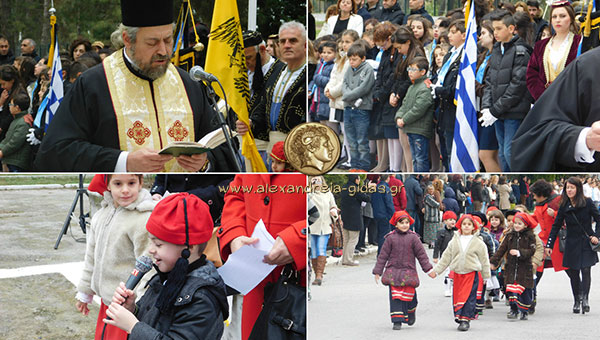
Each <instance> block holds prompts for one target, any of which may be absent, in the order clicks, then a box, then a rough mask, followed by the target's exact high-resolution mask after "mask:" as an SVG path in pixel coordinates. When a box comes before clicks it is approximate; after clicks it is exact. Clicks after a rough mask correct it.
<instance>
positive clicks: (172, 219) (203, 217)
mask: <svg viewBox="0 0 600 340" xmlns="http://www.w3.org/2000/svg"><path fill="white" fill-rule="evenodd" d="M184 199H185V201H186V206H187V218H188V223H189V229H188V234H189V244H190V245H192V244H202V243H206V242H208V240H210V237H211V236H212V231H213V221H212V217H211V216H210V210H209V208H208V205H207V204H206V203H204V201H202V200H201V199H200V198H198V196H195V195H190V194H189V193H187V192H180V193H177V194H173V195H170V196H167V197H166V198H164V199H163V200H161V201H160V202H159V203H158V204H157V205H156V207H155V208H154V211H152V214H151V215H150V218H149V219H148V222H147V223H146V229H147V230H148V232H149V233H150V234H152V235H154V236H156V237H157V238H159V239H160V240H162V241H166V242H169V243H173V244H185V209H184V207H183V200H184Z"/></svg>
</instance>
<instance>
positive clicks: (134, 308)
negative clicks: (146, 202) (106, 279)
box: [104, 192, 229, 340]
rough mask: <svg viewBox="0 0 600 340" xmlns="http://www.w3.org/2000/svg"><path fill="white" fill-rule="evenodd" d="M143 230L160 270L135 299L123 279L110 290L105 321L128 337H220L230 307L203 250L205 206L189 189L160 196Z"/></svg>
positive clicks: (208, 227) (208, 231)
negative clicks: (160, 199)
mask: <svg viewBox="0 0 600 340" xmlns="http://www.w3.org/2000/svg"><path fill="white" fill-rule="evenodd" d="M146 229H147V230H148V232H149V233H150V240H151V241H152V243H151V246H150V254H151V255H152V256H153V257H154V265H155V268H156V269H157V272H158V274H156V275H155V276H154V277H152V278H151V279H150V281H149V283H148V287H149V288H148V291H147V292H146V294H145V295H144V296H143V297H142V298H141V299H140V300H139V301H138V303H137V304H136V303H134V301H135V296H136V295H135V293H134V292H133V291H131V290H128V289H126V288H125V284H124V283H123V282H121V283H120V285H119V286H118V287H117V289H116V290H115V291H114V295H113V298H112V303H111V305H110V307H109V308H108V311H107V313H106V315H108V316H109V317H110V318H112V320H108V319H105V320H104V322H105V323H107V324H110V325H114V326H117V327H119V328H121V329H122V330H124V331H126V332H127V333H128V334H130V335H129V340H136V339H139V340H145V339H167V338H168V339H171V338H177V339H182V340H183V339H199V338H202V339H209V340H212V339H221V336H222V335H223V329H224V325H223V321H224V320H225V319H227V317H228V314H229V307H228V304H227V296H226V293H225V283H224V282H223V279H222V278H221V276H220V275H219V273H218V272H217V270H216V268H215V266H214V264H213V263H212V262H211V261H209V260H207V259H206V255H203V254H202V253H203V251H204V249H205V248H206V245H207V243H208V241H209V240H210V238H211V236H212V232H213V221H212V217H211V215H210V210H209V208H208V205H207V204H206V203H204V202H203V201H202V200H201V199H200V198H198V197H197V196H194V195H190V194H189V193H185V192H184V193H178V194H174V195H170V196H168V197H167V198H165V199H163V200H162V201H160V202H159V203H158V204H157V206H156V208H155V209H154V212H152V215H151V216H150V219H149V220H148V223H147V224H146Z"/></svg>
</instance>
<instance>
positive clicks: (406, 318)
mask: <svg viewBox="0 0 600 340" xmlns="http://www.w3.org/2000/svg"><path fill="white" fill-rule="evenodd" d="M390 223H391V224H392V225H395V226H396V229H395V230H394V231H391V232H390V233H388V234H387V235H386V236H385V242H384V243H383V247H382V249H381V252H380V253H379V256H378V257H377V264H376V265H375V268H373V274H374V275H375V283H379V278H381V283H383V284H384V285H386V286H389V287H390V294H389V299H390V315H391V318H392V323H393V324H394V327H393V328H394V329H395V330H399V329H400V328H401V327H402V323H407V324H408V325H409V326H411V325H413V324H414V323H415V320H416V316H415V310H416V309H417V292H416V288H417V287H418V286H419V276H418V274H417V267H416V263H415V259H417V260H419V264H420V265H421V268H422V269H423V271H425V272H426V273H428V274H429V275H430V276H431V277H435V276H434V275H433V272H432V270H433V266H432V265H431V264H430V263H429V258H428V257H427V253H426V252H425V248H424V247H423V244H421V241H420V239H419V236H418V235H417V234H416V233H415V232H414V231H412V230H410V225H411V224H413V223H414V220H413V219H412V217H410V215H408V213H407V212H406V211H403V210H400V211H397V212H396V213H394V215H393V216H392V219H391V220H390ZM384 269H385V270H384Z"/></svg>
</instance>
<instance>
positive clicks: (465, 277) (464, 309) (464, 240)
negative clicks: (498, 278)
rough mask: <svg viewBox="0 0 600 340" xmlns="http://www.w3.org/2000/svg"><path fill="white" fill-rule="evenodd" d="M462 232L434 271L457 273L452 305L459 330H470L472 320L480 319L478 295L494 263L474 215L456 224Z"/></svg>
mask: <svg viewBox="0 0 600 340" xmlns="http://www.w3.org/2000/svg"><path fill="white" fill-rule="evenodd" d="M456 225H457V227H458V231H457V232H456V234H455V237H454V238H452V241H450V243H449V244H448V247H447V248H446V250H445V251H444V254H443V255H442V258H441V259H440V261H439V262H438V263H437V264H436V266H435V267H434V268H433V271H434V272H435V274H436V275H440V274H441V273H443V272H444V270H446V268H447V267H450V270H452V271H453V272H454V287H453V292H452V304H453V306H454V321H455V322H457V323H458V324H459V325H458V330H459V331H468V330H469V327H470V321H471V320H474V319H475V318H476V314H477V312H476V300H477V295H478V293H479V295H481V291H479V292H478V290H481V288H482V279H483V280H487V279H488V278H489V277H490V262H489V259H488V252H487V247H486V245H485V243H483V241H482V240H481V238H479V237H477V236H476V235H477V234H478V233H477V228H479V225H478V224H477V223H476V222H475V219H474V218H473V215H470V214H465V215H462V216H461V217H460V218H459V219H458V222H457V223H456Z"/></svg>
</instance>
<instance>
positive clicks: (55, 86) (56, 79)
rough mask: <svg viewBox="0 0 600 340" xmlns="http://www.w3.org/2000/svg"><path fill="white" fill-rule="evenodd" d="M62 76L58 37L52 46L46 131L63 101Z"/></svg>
mask: <svg viewBox="0 0 600 340" xmlns="http://www.w3.org/2000/svg"><path fill="white" fill-rule="evenodd" d="M63 96H64V92H63V76H62V65H61V63H60V55H59V54H58V37H57V39H56V44H55V46H54V61H53V63H52V80H51V83H50V91H48V110H47V112H46V121H45V124H46V129H48V125H50V122H51V121H52V118H53V117H54V114H56V111H57V110H58V106H59V105H60V102H61V101H62V100H63Z"/></svg>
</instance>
